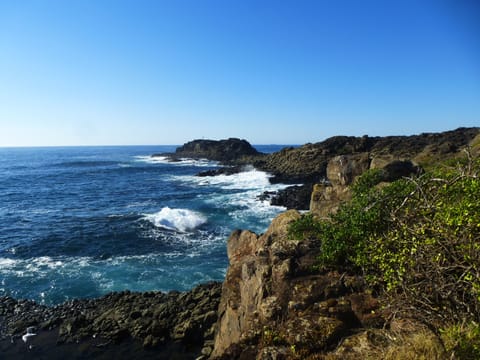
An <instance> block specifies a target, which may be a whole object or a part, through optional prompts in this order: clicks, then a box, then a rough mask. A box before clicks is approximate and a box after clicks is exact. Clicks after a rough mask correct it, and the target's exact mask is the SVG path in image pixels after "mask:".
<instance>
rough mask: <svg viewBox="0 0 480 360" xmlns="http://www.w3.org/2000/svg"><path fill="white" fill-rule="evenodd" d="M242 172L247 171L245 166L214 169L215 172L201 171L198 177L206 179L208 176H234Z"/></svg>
mask: <svg viewBox="0 0 480 360" xmlns="http://www.w3.org/2000/svg"><path fill="white" fill-rule="evenodd" d="M242 171H245V167H244V166H228V167H221V168H219V169H214V170H206V171H201V172H199V173H198V174H197V175H196V176H200V177H206V176H217V175H233V174H238V173H240V172H242Z"/></svg>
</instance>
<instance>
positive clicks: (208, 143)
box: [168, 138, 261, 163]
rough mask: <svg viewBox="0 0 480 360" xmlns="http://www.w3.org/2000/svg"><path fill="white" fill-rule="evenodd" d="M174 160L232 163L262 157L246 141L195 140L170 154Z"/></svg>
mask: <svg viewBox="0 0 480 360" xmlns="http://www.w3.org/2000/svg"><path fill="white" fill-rule="evenodd" d="M168 155H169V156H170V158H172V159H173V160H175V159H180V158H191V159H208V160H214V161H220V162H222V163H230V162H232V161H238V160H240V159H242V158H244V157H248V156H258V155H261V153H260V152H258V151H257V150H256V149H255V148H254V147H253V146H252V145H250V144H249V143H248V141H246V140H240V139H237V138H230V139H227V140H193V141H190V142H188V143H186V144H184V145H182V146H180V147H178V148H177V149H176V151H175V153H173V154H168Z"/></svg>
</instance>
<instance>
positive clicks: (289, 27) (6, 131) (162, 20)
mask: <svg viewBox="0 0 480 360" xmlns="http://www.w3.org/2000/svg"><path fill="white" fill-rule="evenodd" d="M460 126H480V1H477V0H378V1H372V0H156V1H155V0H125V1H122V0H21V1H17V0H0V146H38V145H129V144H132V145H133V144H137V145H141V144H182V143H184V142H186V141H189V140H192V139H195V138H211V139H220V138H227V137H240V138H245V139H247V140H249V141H250V142H252V143H255V144H270V143H276V144H301V143H306V142H316V141H320V140H323V139H325V138H327V137H329V136H333V135H364V134H368V135H398V134H415V133H421V132H435V131H443V130H450V129H454V128H457V127H460Z"/></svg>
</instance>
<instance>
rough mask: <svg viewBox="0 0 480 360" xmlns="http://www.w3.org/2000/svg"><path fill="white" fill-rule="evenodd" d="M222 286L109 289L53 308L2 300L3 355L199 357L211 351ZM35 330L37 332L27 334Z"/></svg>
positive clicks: (0, 330) (0, 339) (0, 334)
mask: <svg viewBox="0 0 480 360" xmlns="http://www.w3.org/2000/svg"><path fill="white" fill-rule="evenodd" d="M220 294H221V284H220V283H209V284H204V285H200V286H197V287H195V288H194V289H192V290H191V291H188V292H178V291H172V292H170V293H162V292H144V293H134V292H129V291H124V292H119V293H111V294H108V295H106V296H104V297H101V298H99V299H85V300H73V301H69V302H66V303H64V304H61V305H57V306H54V307H48V306H44V305H39V304H37V303H35V302H33V301H27V300H15V299H12V298H10V297H2V298H0V354H2V356H0V357H1V358H6V359H22V358H24V359H32V358H35V359H67V358H68V359H80V358H81V359H87V358H103V359H111V358H115V357H117V358H119V359H127V358H131V359H133V358H134V359H150V358H152V359H153V358H155V359H197V358H199V357H200V358H207V357H208V355H209V354H210V353H211V351H212V349H213V337H214V324H215V322H216V320H217V308H218V304H219V301H220ZM31 334H35V335H31Z"/></svg>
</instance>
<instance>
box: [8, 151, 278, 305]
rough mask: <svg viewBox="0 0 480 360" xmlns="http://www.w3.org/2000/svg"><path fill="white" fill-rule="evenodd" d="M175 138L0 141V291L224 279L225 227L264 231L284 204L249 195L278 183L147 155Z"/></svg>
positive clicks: (38, 295)
mask: <svg viewBox="0 0 480 360" xmlns="http://www.w3.org/2000/svg"><path fill="white" fill-rule="evenodd" d="M282 147H283V146H279V145H269V146H256V148H257V149H258V150H259V151H262V152H273V151H278V150H280V149H281V148H282ZM175 148H176V147H175V146H120V147H64V148H60V147H58V148H56V147H51V148H49V147H45V148H0V296H4V295H8V296H12V297H15V298H26V299H32V300H36V301H38V302H40V303H43V304H47V305H53V304H58V303H62V302H64V301H67V300H69V299H73V298H93V297H98V296H101V295H104V294H106V293H109V292H112V291H122V290H131V291H150V290H160V291H170V290H189V289H190V288H192V287H193V286H195V285H197V284H199V283H203V282H207V281H211V280H223V278H224V276H225V273H226V268H227V265H228V259H227V255H226V242H227V239H228V236H229V234H230V233H231V231H232V230H234V229H250V230H252V231H255V232H257V233H262V232H264V231H265V230H266V229H267V227H268V225H269V223H270V221H271V219H272V218H273V217H274V216H275V215H276V214H278V213H279V212H281V211H283V210H284V208H282V207H276V206H271V205H269V203H268V202H262V201H259V200H257V196H258V195H260V194H262V193H263V192H264V191H274V190H278V189H281V188H283V187H285V186H286V185H282V184H275V185H272V184H270V183H269V181H268V174H266V173H264V172H261V171H257V170H255V169H253V168H250V169H246V170H247V171H245V172H242V173H239V174H235V175H228V176H227V175H220V176H215V177H197V176H195V174H197V173H198V172H200V171H203V170H209V169H215V168H217V167H218V166H219V165H218V164H217V163H215V162H211V161H207V160H200V161H194V160H188V159H185V160H183V161H180V162H168V161H166V159H164V158H152V157H151V156H150V155H151V154H153V153H163V152H172V151H174V150H175Z"/></svg>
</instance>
